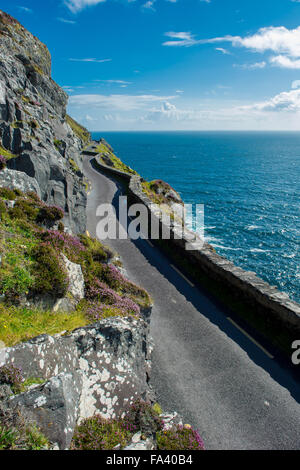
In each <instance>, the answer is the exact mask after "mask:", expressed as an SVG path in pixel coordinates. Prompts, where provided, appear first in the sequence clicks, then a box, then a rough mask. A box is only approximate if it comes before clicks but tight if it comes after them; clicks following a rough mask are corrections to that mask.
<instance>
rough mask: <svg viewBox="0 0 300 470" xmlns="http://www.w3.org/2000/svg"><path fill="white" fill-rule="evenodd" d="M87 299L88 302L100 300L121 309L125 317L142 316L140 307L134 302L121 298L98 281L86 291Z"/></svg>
mask: <svg viewBox="0 0 300 470" xmlns="http://www.w3.org/2000/svg"><path fill="white" fill-rule="evenodd" d="M85 297H86V298H87V299H88V300H94V301H95V300H98V301H100V302H101V303H103V304H106V305H111V306H113V307H115V308H117V309H121V310H122V314H123V315H126V314H127V315H130V314H131V315H132V314H135V315H139V314H140V307H139V306H138V305H137V304H136V303H135V302H133V300H131V299H128V298H127V297H121V296H120V295H119V294H117V293H116V292H115V291H114V290H113V289H111V288H110V287H108V286H107V285H106V284H104V283H103V282H100V281H98V280H95V283H94V285H90V286H89V287H88V288H87V289H86V295H85Z"/></svg>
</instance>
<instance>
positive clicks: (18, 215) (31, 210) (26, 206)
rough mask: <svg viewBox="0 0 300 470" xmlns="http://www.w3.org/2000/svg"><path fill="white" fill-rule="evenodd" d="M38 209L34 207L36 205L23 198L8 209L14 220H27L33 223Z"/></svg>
mask: <svg viewBox="0 0 300 470" xmlns="http://www.w3.org/2000/svg"><path fill="white" fill-rule="evenodd" d="M38 211H39V209H38V208H37V207H36V203H35V202H33V201H30V200H28V199H25V198H19V199H18V200H17V201H16V203H15V205H14V207H13V208H12V209H10V211H9V213H10V215H11V216H12V217H13V218H15V219H21V220H22V219H23V220H24V219H25V220H26V219H27V220H30V221H32V222H33V221H35V219H36V217H37V214H38Z"/></svg>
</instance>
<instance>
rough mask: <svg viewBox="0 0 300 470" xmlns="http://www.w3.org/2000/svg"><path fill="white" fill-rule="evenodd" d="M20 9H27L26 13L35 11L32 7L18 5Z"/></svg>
mask: <svg viewBox="0 0 300 470" xmlns="http://www.w3.org/2000/svg"><path fill="white" fill-rule="evenodd" d="M18 8H19V10H22V11H25V13H33V10H32V9H31V8H27V7H23V6H20V5H19V6H18Z"/></svg>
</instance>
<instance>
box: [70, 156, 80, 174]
mask: <svg viewBox="0 0 300 470" xmlns="http://www.w3.org/2000/svg"><path fill="white" fill-rule="evenodd" d="M69 163H70V165H71V168H72V170H73V171H74V172H75V173H77V172H78V171H80V168H79V166H78V165H77V163H76V162H75V161H74V160H73V158H70V159H69Z"/></svg>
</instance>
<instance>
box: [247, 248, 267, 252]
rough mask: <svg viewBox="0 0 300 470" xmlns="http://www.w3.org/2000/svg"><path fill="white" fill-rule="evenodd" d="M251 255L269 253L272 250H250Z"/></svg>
mask: <svg viewBox="0 0 300 470" xmlns="http://www.w3.org/2000/svg"><path fill="white" fill-rule="evenodd" d="M250 251H251V253H269V252H270V250H262V249H261V248H250Z"/></svg>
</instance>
